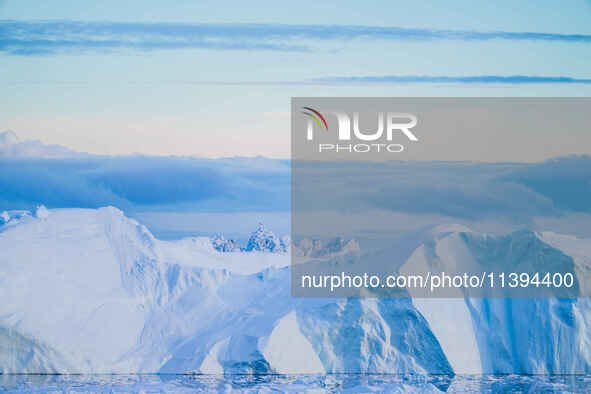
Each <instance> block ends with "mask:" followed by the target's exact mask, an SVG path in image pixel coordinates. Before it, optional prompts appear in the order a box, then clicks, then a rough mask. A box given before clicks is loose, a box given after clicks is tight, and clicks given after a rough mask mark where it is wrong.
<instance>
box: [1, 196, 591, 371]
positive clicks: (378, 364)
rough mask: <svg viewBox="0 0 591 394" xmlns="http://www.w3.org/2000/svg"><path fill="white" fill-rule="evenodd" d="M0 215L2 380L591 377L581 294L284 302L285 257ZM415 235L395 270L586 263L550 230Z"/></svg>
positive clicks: (582, 243)
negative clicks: (11, 376)
mask: <svg viewBox="0 0 591 394" xmlns="http://www.w3.org/2000/svg"><path fill="white" fill-rule="evenodd" d="M2 217H3V220H2V222H0V251H1V254H0V300H1V302H0V372H5V373H6V372H38V373H49V372H62V373H65V372H69V373H75V372H76V373H77V372H80V373H99V372H104V373H149V372H163V373H169V372H172V373H189V372H200V373H234V372H239V373H257V372H265V373H268V372H280V373H313V372H318V373H330V372H349V373H357V372H372V373H446V374H449V373H480V372H482V373H494V372H500V373H589V372H590V370H591V368H590V366H591V340H590V336H591V330H590V329H589V327H591V304H590V301H588V300H586V299H579V300H577V299H574V300H564V299H560V300H557V299H539V300H536V299H533V300H527V299H523V300H510V299H455V300H452V301H450V300H439V299H437V300H435V299H434V300H420V299H414V300H411V299H296V298H292V297H291V296H290V272H289V262H290V261H289V260H290V257H289V254H288V253H272V252H271V250H270V248H266V249H264V248H263V249H264V250H260V251H252V252H245V251H243V252H240V251H236V252H224V253H222V252H220V251H218V250H216V249H215V248H214V246H213V245H212V242H211V240H210V239H208V238H204V237H196V238H186V239H183V240H179V241H161V240H158V239H155V238H154V237H153V236H152V234H151V233H150V232H149V231H148V229H147V228H146V227H144V226H143V225H141V224H140V223H138V222H137V221H135V220H133V219H129V218H127V217H126V216H125V215H124V214H123V212H121V211H120V210H118V209H116V208H113V207H107V208H100V209H96V210H93V209H51V210H47V209H41V208H40V209H38V210H37V212H36V214H35V215H34V216H32V215H30V214H26V213H24V212H17V211H7V212H6V214H4V213H3V214H2ZM7 219H8V220H7ZM424 236H425V239H424V240H422V239H421V242H420V245H419V246H418V248H416V249H415V250H414V252H412V253H411V254H410V257H409V258H408V260H407V262H406V263H405V264H411V263H417V264H418V263H421V264H424V265H425V266H432V265H433V264H435V263H436V262H437V261H439V260H441V259H448V260H449V259H454V261H453V262H454V263H455V264H457V266H458V267H461V266H462V264H466V261H465V259H470V258H475V256H478V258H480V259H493V258H495V256H497V255H498V250H499V248H505V247H507V245H510V246H511V247H512V248H513V249H512V250H517V251H519V252H520V253H521V252H523V255H526V256H533V257H532V258H534V259H535V258H547V256H554V255H557V254H558V253H559V254H560V256H568V257H569V258H572V259H573V260H574V261H575V263H576V265H577V269H578V270H579V271H580V272H583V273H584V272H586V270H588V266H589V264H588V262H589V260H588V256H590V255H591V254H590V253H589V252H590V245H591V241H590V240H582V239H576V238H572V237H566V236H561V235H557V234H547V233H543V234H538V233H532V232H518V233H514V234H511V235H508V236H503V237H494V236H490V235H482V234H477V233H472V232H469V230H468V229H466V228H464V227H458V226H447V227H445V228H437V229H434V230H432V231H430V232H428V233H426V234H424ZM335 245H336V246H339V245H340V246H339V248H341V249H342V248H343V245H349V246H347V247H346V248H353V249H356V246H355V245H353V244H349V243H346V242H341V243H338V245H337V244H335ZM335 245H333V246H335ZM540 245H542V246H543V247H540ZM336 246H335V247H336ZM339 248H336V249H339ZM336 249H335V250H336ZM318 253H320V252H318ZM402 268H403V269H404V266H403V267H402ZM579 271H577V272H579Z"/></svg>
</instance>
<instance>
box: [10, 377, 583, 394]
mask: <svg viewBox="0 0 591 394" xmlns="http://www.w3.org/2000/svg"><path fill="white" fill-rule="evenodd" d="M304 391H305V392H318V393H325V392H327V393H336V392H339V393H340V392H350V393H360V392H390V393H392V392H394V393H396V392H399V393H403V392H404V393H405V392H416V393H424V392H433V393H439V392H447V393H456V392H460V393H466V392H470V393H472V392H484V393H500V392H503V393H523V392H532V393H533V392H536V393H537V392H545V393H552V392H557V393H565V392H566V393H588V392H590V391H591V375H552V376H550V375H481V376H475V375H463V376H459V375H456V376H446V375H432V376H421V375H383V374H377V375H365V374H363V375H361V374H334V375H225V376H223V375H0V392H14V393H17V392H19V393H105V392H108V393H170V392H172V393H192V392H251V393H259V392H262V393H266V392H304Z"/></svg>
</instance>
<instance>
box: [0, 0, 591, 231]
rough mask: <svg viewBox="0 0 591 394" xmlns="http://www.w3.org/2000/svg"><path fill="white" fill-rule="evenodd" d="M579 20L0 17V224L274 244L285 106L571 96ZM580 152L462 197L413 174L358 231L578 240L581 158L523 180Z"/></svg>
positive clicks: (170, 14)
mask: <svg viewBox="0 0 591 394" xmlns="http://www.w3.org/2000/svg"><path fill="white" fill-rule="evenodd" d="M589 20H591V1H589V0H572V1H569V2H556V1H546V0H540V1H527V2H526V1H522V2H515V1H509V0H502V1H495V2H486V1H482V2H478V3H477V4H476V2H473V1H467V0H455V1H453V0H452V1H445V2H444V1H426V0H416V1H412V2H393V1H366V2H359V1H323V2H318V1H308V0H302V1H298V2H281V3H279V2H276V1H250V2H243V1H227V2H219V1H173V0H171V1H168V2H162V1H155V0H142V1H136V0H130V1H125V2H121V1H113V0H106V1H101V2H80V1H64V0H56V1H52V2H38V1H29V0H0V70H1V72H0V89H1V91H2V93H3V94H1V95H0V191H1V193H0V210H4V209H34V207H35V206H36V205H39V204H45V205H47V206H48V207H49V208H50V209H54V208H63V207H86V208H96V207H99V206H104V205H115V206H118V207H119V208H122V209H123V210H124V211H125V212H126V213H127V214H128V215H130V216H132V217H136V218H139V219H140V221H141V222H142V223H145V224H147V225H148V227H149V228H150V229H151V230H152V231H154V232H155V233H156V235H157V236H161V237H173V238H174V237H179V236H184V235H190V234H200V233H211V232H224V233H226V234H231V233H232V232H235V233H237V234H238V236H241V237H242V236H244V235H247V234H248V233H249V231H251V230H250V229H255V228H256V225H257V222H258V221H264V222H266V223H271V227H272V228H273V229H274V230H276V231H277V232H278V233H279V234H285V233H287V232H289V223H290V219H289V217H290V216H289V207H290V194H289V191H290V172H289V162H287V161H286V160H285V159H289V157H290V135H289V133H290V130H289V125H290V113H289V111H290V100H291V98H292V97H589V96H591V72H589V70H590V67H589V60H590V59H591V23H589ZM8 130H11V131H10V132H6V131H8ZM479 136H482V139H483V141H494V140H495V138H496V137H497V136H496V134H495V131H494V130H481V131H480V134H479ZM18 141H20V142H18ZM581 141H583V140H582V139H581ZM584 141H587V140H584ZM551 143H552V142H551ZM583 145H585V144H583ZM585 149H587V153H589V152H588V149H589V147H585V146H583V147H582V146H581V144H572V143H568V144H567V143H563V144H560V143H557V144H553V145H552V146H550V145H549V146H548V149H547V150H545V151H547V152H550V153H548V154H546V155H538V156H535V157H534V156H532V157H529V156H527V157H526V156H523V157H516V156H515V155H514V154H512V155H511V157H509V156H503V160H511V161H523V162H530V163H527V164H526V163H524V164H523V165H525V166H526V167H524V169H521V167H519V165H516V167H515V168H512V171H511V172H510V173H506V172H505V170H502V171H501V170H499V172H494V171H493V172H494V174H493V175H494V176H492V175H491V177H490V178H486V179H484V178H482V177H476V178H471V177H472V176H473V174H474V173H480V172H482V171H484V172H485V173H488V172H487V171H488V169H489V167H488V164H486V163H480V164H474V163H473V166H472V167H469V168H467V169H466V170H463V169H461V168H460V169H458V168H455V167H454V169H453V171H452V173H453V176H455V177H457V182H456V183H461V182H462V181H466V182H468V181H470V180H471V179H472V180H471V181H470V182H473V185H466V186H465V187H464V188H461V189H458V190H455V187H452V188H451V189H446V188H445V187H444V186H445V185H444V186H442V185H441V183H439V180H440V179H441V176H443V175H445V174H447V173H448V170H449V171H451V170H450V168H448V167H446V166H445V165H443V164H441V163H439V164H437V163H431V164H426V165H427V167H424V168H423V167H421V165H422V164H420V163H419V164H416V166H417V167H413V168H411V169H410V170H409V171H411V172H412V173H418V174H422V175H421V177H420V179H418V178H417V179H415V178H412V177H411V178H407V177H404V178H401V179H402V181H403V184H404V185H406V186H405V187H404V188H403V189H402V190H399V189H396V190H383V192H384V193H386V195H388V193H396V194H397V195H399V196H401V198H400V199H399V200H395V201H394V203H393V204H382V205H380V206H379V208H380V210H379V211H378V213H377V216H376V218H382V220H387V221H388V222H389V223H400V225H401V226H408V225H409V224H413V223H414V224H416V225H417V226H418V225H421V226H422V225H428V224H433V223H439V222H441V221H446V220H451V221H462V222H465V223H467V224H468V225H469V226H475V227H477V228H478V226H480V227H482V229H483V230H492V231H496V230H498V231H506V230H507V229H514V228H515V223H514V222H512V220H511V217H512V216H515V215H518V216H519V215H521V216H519V217H520V218H521V219H520V224H524V223H525V224H527V225H529V226H530V227H532V228H538V229H557V230H558V231H561V232H565V233H572V234H580V235H584V236H591V233H589V230H588V229H587V228H588V225H587V224H586V223H588V217H589V215H591V212H589V209H588V204H586V203H585V201H586V200H585V199H584V196H586V195H588V194H589V190H588V184H589V183H588V177H587V175H586V174H588V172H585V171H587V169H588V168H589V167H590V164H589V162H590V159H589V158H588V157H587V158H585V157H583V158H576V157H575V158H573V157H571V158H569V159H564V160H563V161H557V162H555V161H549V162H545V163H542V164H536V163H531V162H540V161H542V160H546V159H550V158H553V157H556V156H569V155H571V154H573V153H585ZM80 152H82V153H80ZM84 152H86V154H85V153H84ZM464 152H465V154H462V152H458V154H456V155H455V159H456V160H474V156H475V155H480V153H478V152H475V151H471V150H469V149H464ZM506 153H507V154H508V153H509V152H506ZM179 156H182V157H179ZM48 157H52V158H51V159H48ZM56 157H60V158H59V159H56ZM189 157H190V158H189ZM236 157H246V158H247V159H244V158H236ZM220 158H227V159H220ZM437 158H438V159H441V158H440V157H437ZM210 159H218V160H210ZM271 159H273V160H271ZM444 159H445V158H444ZM489 161H490V160H489ZM495 168H496V167H495ZM495 171H496V170H495ZM581 171H582V172H581ZM573 172H575V173H576V174H575V175H572V173H573ZM556 179H558V180H559V181H560V182H562V183H560V182H559V183H558V184H557V183H556V182H555V180H556ZM448 186H449V185H448ZM507 191H511V193H512V195H513V196H515V197H516V198H514V199H513V200H512V201H504V200H502V199H501V200H502V201H500V200H499V195H503V193H505V192H507ZM377 192H379V190H377ZM441 195H443V196H446V199H444V200H442V199H441V198H439V196H441ZM424 196H432V197H433V198H424ZM376 198H378V200H379V201H382V200H381V199H380V197H379V195H378V196H377V197H376ZM383 201H386V200H385V199H384V200H383ZM413 201H420V202H421V204H418V205H417V206H416V207H415V206H414V205H413V208H412V209H410V208H409V205H408V204H410V202H413ZM405 204H406V205H405ZM458 204H459V205H458ZM482 204H485V205H486V204H488V205H487V207H488V208H487V209H488V210H487V209H483V206H482ZM459 206H460V207H466V206H468V208H470V209H465V210H463V211H461V212H459V211H458V207H459ZM481 213H483V214H481ZM326 214H327V215H330V214H331V213H330V212H327V213H326ZM500 214H502V215H504V219H502V220H501V219H499V220H497V219H495V218H496V217H497V216H498V215H500ZM491 218H492V219H491ZM371 220H373V219H371ZM326 223H335V222H333V221H330V220H326Z"/></svg>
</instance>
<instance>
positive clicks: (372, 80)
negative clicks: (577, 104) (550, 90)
mask: <svg viewBox="0 0 591 394" xmlns="http://www.w3.org/2000/svg"><path fill="white" fill-rule="evenodd" d="M310 82H311V83H314V82H316V83H327V84H331V83H334V84H355V83H358V84H387V83H461V84H591V79H589V78H573V77H567V76H535V75H471V76H446V75H382V76H351V77H327V78H317V79H314V80H311V81H310Z"/></svg>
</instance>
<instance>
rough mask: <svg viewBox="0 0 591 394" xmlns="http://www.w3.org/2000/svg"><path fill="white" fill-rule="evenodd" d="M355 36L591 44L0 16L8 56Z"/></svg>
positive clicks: (539, 37) (284, 45)
mask: <svg viewBox="0 0 591 394" xmlns="http://www.w3.org/2000/svg"><path fill="white" fill-rule="evenodd" d="M353 39H360V40H376V39H378V40H393V41H433V40H462V41H487V40H512V41H558V42H568V43H591V35H586V34H555V33H544V32H509V31H473V30H437V29H424V28H402V27H380V26H351V25H281V24H187V23H137V22H128V23H126V22H77V21H28V22H24V21H14V20H3V21H0V52H4V53H7V54H12V55H32V54H56V53H62V52H66V53H79V52H85V51H101V52H108V51H118V50H123V49H133V50H142V51H153V50H174V49H187V48H194V49H212V50H260V51H308V50H313V49H314V42H315V41H348V40H353ZM304 43H305V44H304Z"/></svg>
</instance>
